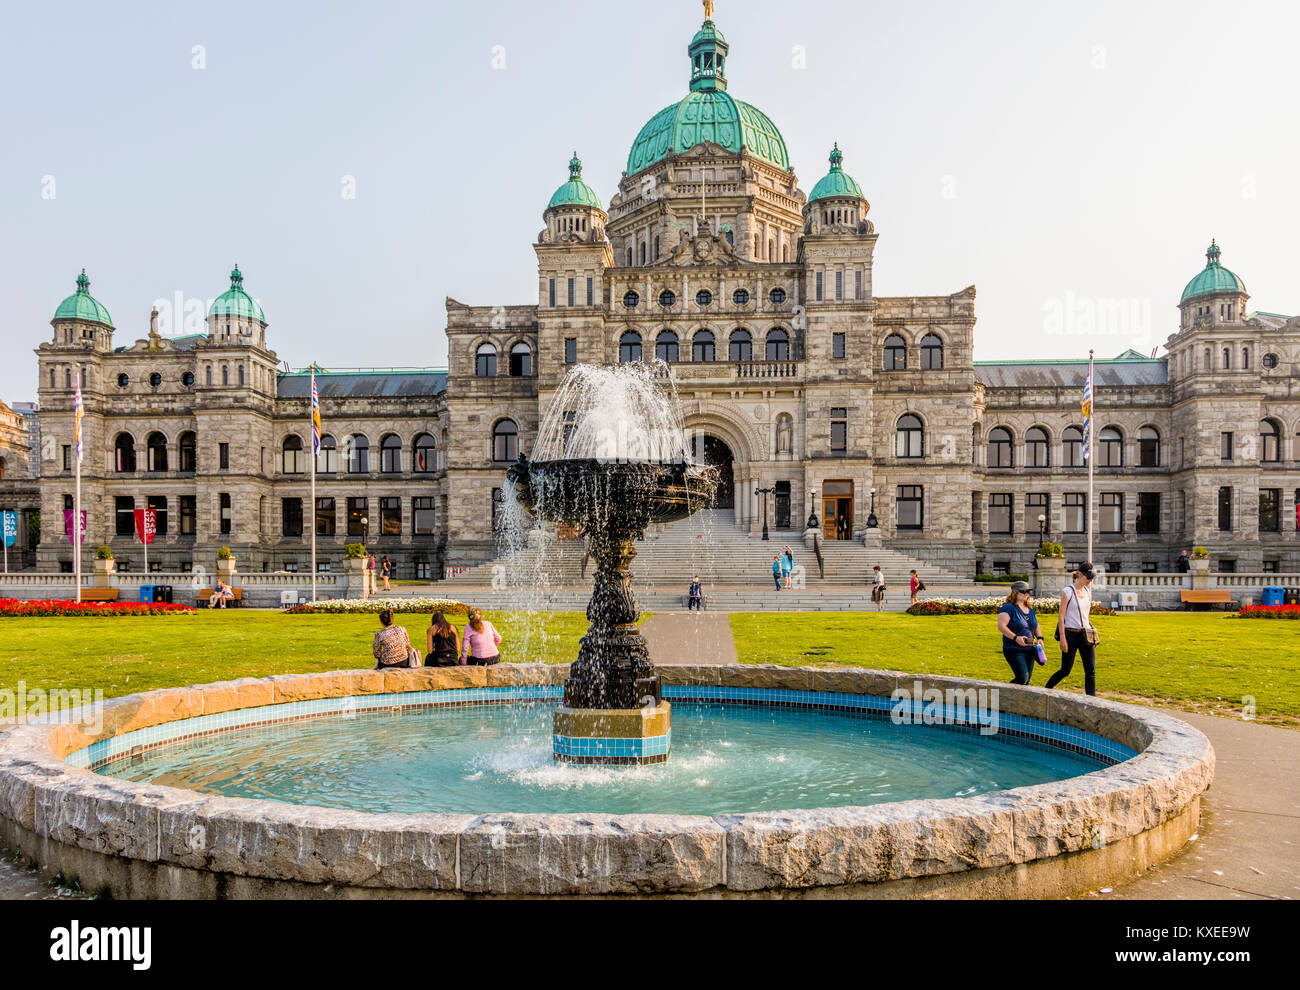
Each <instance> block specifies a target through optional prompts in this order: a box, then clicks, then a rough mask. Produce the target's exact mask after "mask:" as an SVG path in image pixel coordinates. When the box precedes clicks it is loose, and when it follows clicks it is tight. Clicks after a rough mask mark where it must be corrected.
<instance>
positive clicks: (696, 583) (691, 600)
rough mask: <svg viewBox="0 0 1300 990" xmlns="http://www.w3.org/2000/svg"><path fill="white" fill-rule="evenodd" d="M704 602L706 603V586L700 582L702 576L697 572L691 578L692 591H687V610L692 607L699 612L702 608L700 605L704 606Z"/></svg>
mask: <svg viewBox="0 0 1300 990" xmlns="http://www.w3.org/2000/svg"><path fill="white" fill-rule="evenodd" d="M703 604H704V588H703V586H702V585H701V584H700V576H699V575H698V574H696V575H695V577H693V578H691V589H690V591H688V592H687V593H686V611H688V612H689V611H691V610H692V609H694V610H695V611H697V612H698V611H699V610H700V606H702V605H703Z"/></svg>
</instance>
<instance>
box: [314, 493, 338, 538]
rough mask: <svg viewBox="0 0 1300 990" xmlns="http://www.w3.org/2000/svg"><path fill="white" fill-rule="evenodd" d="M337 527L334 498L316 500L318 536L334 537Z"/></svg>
mask: <svg viewBox="0 0 1300 990" xmlns="http://www.w3.org/2000/svg"><path fill="white" fill-rule="evenodd" d="M336 526H337V521H336V519H335V516H334V500H333V499H332V498H318V499H316V535H317V536H333V535H334V533H335V532H336V529H335V527H336Z"/></svg>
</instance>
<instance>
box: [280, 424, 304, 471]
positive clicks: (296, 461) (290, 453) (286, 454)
mask: <svg viewBox="0 0 1300 990" xmlns="http://www.w3.org/2000/svg"><path fill="white" fill-rule="evenodd" d="M281 454H282V461H283V465H282V470H283V471H284V473H285V474H302V473H303V472H304V471H306V470H307V455H306V454H305V453H304V452H303V449H302V437H300V436H298V434H296V433H290V434H289V435H288V436H287V437H285V438H284V445H283V446H282V448H281Z"/></svg>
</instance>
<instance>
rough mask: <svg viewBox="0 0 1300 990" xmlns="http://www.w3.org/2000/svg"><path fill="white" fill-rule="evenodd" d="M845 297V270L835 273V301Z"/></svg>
mask: <svg viewBox="0 0 1300 990" xmlns="http://www.w3.org/2000/svg"><path fill="white" fill-rule="evenodd" d="M843 298H844V272H842V271H837V272H836V273H835V301H836V302H839V301H840V300H841V299H843Z"/></svg>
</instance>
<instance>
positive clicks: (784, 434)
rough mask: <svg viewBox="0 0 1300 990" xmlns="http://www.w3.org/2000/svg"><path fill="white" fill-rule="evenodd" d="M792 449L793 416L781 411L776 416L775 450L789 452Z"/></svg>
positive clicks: (781, 452)
mask: <svg viewBox="0 0 1300 990" xmlns="http://www.w3.org/2000/svg"><path fill="white" fill-rule="evenodd" d="M793 451H794V417H793V416H791V415H790V414H789V413H781V414H780V415H779V416H777V417H776V452H777V453H778V454H790V453H792V452H793Z"/></svg>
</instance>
